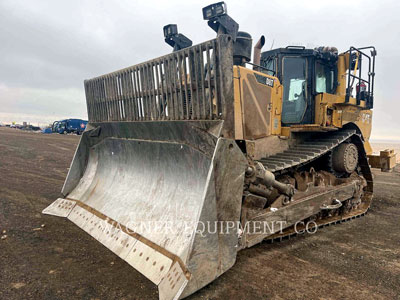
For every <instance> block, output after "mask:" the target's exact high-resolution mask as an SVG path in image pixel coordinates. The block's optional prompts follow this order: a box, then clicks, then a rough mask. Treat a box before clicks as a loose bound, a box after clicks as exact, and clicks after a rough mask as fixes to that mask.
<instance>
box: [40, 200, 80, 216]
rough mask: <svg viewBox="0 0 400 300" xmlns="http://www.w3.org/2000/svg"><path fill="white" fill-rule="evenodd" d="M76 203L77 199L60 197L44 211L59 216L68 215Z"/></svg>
mask: <svg viewBox="0 0 400 300" xmlns="http://www.w3.org/2000/svg"><path fill="white" fill-rule="evenodd" d="M75 204H76V201H71V200H66V199H63V198H58V199H57V200H56V201H54V202H53V203H52V204H50V205H49V206H48V207H46V208H45V209H44V210H43V211H42V213H43V214H46V215H52V216H58V217H67V216H68V215H69V213H70V212H71V210H72V209H73V208H74V206H75Z"/></svg>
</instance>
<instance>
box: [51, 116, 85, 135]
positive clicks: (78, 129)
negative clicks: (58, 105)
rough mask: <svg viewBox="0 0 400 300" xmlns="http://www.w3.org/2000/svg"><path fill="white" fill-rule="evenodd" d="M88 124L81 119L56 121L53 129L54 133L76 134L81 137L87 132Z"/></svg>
mask: <svg viewBox="0 0 400 300" xmlns="http://www.w3.org/2000/svg"><path fill="white" fill-rule="evenodd" d="M87 123H88V122H87V121H85V120H81V119H65V120H60V121H55V122H54V123H53V126H52V127H51V129H52V131H53V132H56V133H60V134H63V133H76V134H77V135H80V134H82V132H83V131H85V129H86V124H87Z"/></svg>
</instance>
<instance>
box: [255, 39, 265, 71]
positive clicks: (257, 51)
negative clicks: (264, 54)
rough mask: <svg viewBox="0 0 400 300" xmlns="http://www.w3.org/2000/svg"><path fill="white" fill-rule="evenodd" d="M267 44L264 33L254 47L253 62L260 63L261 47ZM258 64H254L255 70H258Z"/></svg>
mask: <svg viewBox="0 0 400 300" xmlns="http://www.w3.org/2000/svg"><path fill="white" fill-rule="evenodd" d="M264 44H265V37H264V36H263V35H262V36H261V37H260V39H259V40H258V42H257V44H256V45H255V46H254V48H253V64H255V65H260V59H261V49H262V47H263V46H264ZM257 69H258V67H257V66H253V70H257Z"/></svg>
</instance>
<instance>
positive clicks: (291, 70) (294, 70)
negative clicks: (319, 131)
mask: <svg viewBox="0 0 400 300" xmlns="http://www.w3.org/2000/svg"><path fill="white" fill-rule="evenodd" d="M282 83H283V99H282V101H283V102H282V123H283V124H284V125H290V124H300V123H303V120H304V117H305V114H306V111H307V107H308V106H309V105H308V104H309V101H308V100H309V92H308V90H309V82H308V61H307V58H306V57H304V56H284V57H282Z"/></svg>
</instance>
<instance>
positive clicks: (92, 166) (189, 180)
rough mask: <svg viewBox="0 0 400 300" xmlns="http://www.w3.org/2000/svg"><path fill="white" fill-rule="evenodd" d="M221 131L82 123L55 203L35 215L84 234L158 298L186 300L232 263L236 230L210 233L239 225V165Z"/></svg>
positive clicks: (201, 126) (217, 125)
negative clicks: (141, 277)
mask: <svg viewBox="0 0 400 300" xmlns="http://www.w3.org/2000/svg"><path fill="white" fill-rule="evenodd" d="M221 128H222V121H190V122H188V121H186V122H185V121H182V122H180V121H164V122H113V123H99V124H93V123H92V124H89V127H88V131H86V132H85V133H84V134H83V136H82V139H81V142H80V144H79V146H78V149H77V151H76V153H75V156H74V160H73V162H72V164H71V168H70V171H69V174H68V176H67V179H66V182H65V184H64V187H63V190H62V193H63V195H64V196H65V197H64V198H63V199H61V198H60V199H57V200H56V201H55V202H54V203H52V204H51V205H50V206H49V207H47V208H46V209H45V210H44V211H43V213H45V214H51V215H56V216H62V217H67V218H68V219H69V220H71V221H72V222H74V223H75V224H76V225H78V226H79V227H80V228H82V229H83V230H85V231H86V232H87V233H89V234H90V235H91V236H92V237H94V238H95V239H96V240H98V241H99V242H101V243H102V244H104V245H105V246H106V247H107V248H108V249H110V250H111V251H113V252H114V253H115V254H116V255H118V256H119V257H120V258H122V259H123V260H125V261H126V262H127V263H129V264H130V265H131V266H133V267H134V268H135V269H136V270H138V271H139V272H141V273H142V274H143V275H145V276H146V277H147V278H148V279H149V280H151V281H152V282H153V283H154V284H156V285H158V289H159V297H160V299H178V298H183V297H186V296H188V295H190V294H191V293H193V292H195V291H196V290H198V289H200V288H202V287H203V286H205V285H206V284H208V283H209V282H211V281H213V280H214V279H215V278H216V277H218V276H219V275H221V274H222V273H223V272H225V271H226V270H227V269H229V268H230V267H231V266H232V265H233V264H234V262H235V260H236V252H237V247H236V246H237V244H238V233H237V231H236V230H230V231H229V232H228V231H226V232H221V230H219V229H220V228H219V227H220V226H222V225H221V224H222V223H224V222H225V223H226V221H234V222H237V221H238V220H239V219H240V210H241V197H242V193H243V181H244V171H245V166H246V160H245V157H244V156H243V154H242V152H241V151H240V149H239V148H238V146H237V145H236V144H235V143H234V142H233V141H231V140H228V139H224V138H222V137H221V136H220V132H221ZM208 224H213V225H214V224H215V225H216V226H217V228H215V229H211V230H206V229H207V225H208ZM133 284H134V283H133Z"/></svg>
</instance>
